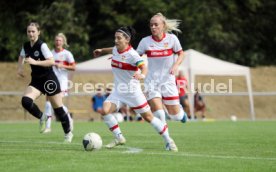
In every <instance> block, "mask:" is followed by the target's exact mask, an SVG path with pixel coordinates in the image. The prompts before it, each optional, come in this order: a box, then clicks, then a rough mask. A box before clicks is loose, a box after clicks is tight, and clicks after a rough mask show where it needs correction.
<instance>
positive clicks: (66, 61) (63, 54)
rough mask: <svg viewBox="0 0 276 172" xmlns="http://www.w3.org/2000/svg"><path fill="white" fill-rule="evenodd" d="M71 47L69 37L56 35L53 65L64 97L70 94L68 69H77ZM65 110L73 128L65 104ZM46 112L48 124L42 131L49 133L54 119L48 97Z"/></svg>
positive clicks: (60, 34) (61, 34)
mask: <svg viewBox="0 0 276 172" xmlns="http://www.w3.org/2000/svg"><path fill="white" fill-rule="evenodd" d="M67 47H69V46H68V44H67V38H66V36H65V35H64V34H63V33H59V34H57V35H56V37H55V49H54V50H52V54H53V56H54V60H55V65H54V66H53V70H54V72H55V74H56V76H57V78H58V81H59V83H60V88H61V91H62V95H63V97H66V96H68V71H69V70H75V59H74V57H73V55H72V53H71V52H70V51H68V50H67V49H65V48H67ZM63 108H64V111H65V112H66V113H67V114H68V118H69V120H70V125H71V126H70V127H71V130H73V119H72V118H71V116H70V114H69V112H68V108H67V107H66V106H63ZM44 114H45V115H46V116H47V120H46V125H45V127H42V129H41V132H43V133H49V132H51V121H52V114H53V110H52V106H51V103H50V102H49V100H48V98H47V97H46V103H45V110H44Z"/></svg>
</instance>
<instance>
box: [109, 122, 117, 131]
mask: <svg viewBox="0 0 276 172" xmlns="http://www.w3.org/2000/svg"><path fill="white" fill-rule="evenodd" d="M116 128H119V125H118V124H117V125H114V126H113V127H111V128H109V129H110V131H114V130H115V129H116Z"/></svg>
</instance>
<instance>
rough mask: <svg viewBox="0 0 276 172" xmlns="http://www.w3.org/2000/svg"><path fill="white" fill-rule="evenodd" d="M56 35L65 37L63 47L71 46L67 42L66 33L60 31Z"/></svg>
mask: <svg viewBox="0 0 276 172" xmlns="http://www.w3.org/2000/svg"><path fill="white" fill-rule="evenodd" d="M56 37H61V38H62V39H63V47H64V48H68V47H69V45H68V44H67V38H66V36H65V35H64V33H58V34H57V35H56Z"/></svg>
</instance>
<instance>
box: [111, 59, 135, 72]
mask: <svg viewBox="0 0 276 172" xmlns="http://www.w3.org/2000/svg"><path fill="white" fill-rule="evenodd" d="M111 66H112V67H115V68H119V69H122V70H132V71H137V70H138V67H137V66H132V65H131V64H129V63H124V62H119V61H117V60H114V59H112V62H111Z"/></svg>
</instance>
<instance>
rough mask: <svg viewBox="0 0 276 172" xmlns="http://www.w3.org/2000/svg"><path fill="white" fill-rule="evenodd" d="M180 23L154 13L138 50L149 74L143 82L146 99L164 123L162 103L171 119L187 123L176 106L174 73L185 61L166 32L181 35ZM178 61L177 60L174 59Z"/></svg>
mask: <svg viewBox="0 0 276 172" xmlns="http://www.w3.org/2000/svg"><path fill="white" fill-rule="evenodd" d="M178 26H179V21H178V20H175V19H166V17H165V16H163V15H162V14H161V13H157V14H156V15H154V16H153V17H152V18H151V20H150V30H151V33H152V35H151V36H147V37H145V38H143V39H142V40H141V41H140V43H139V45H138V48H137V52H138V53H139V54H140V55H143V54H146V55H147V58H148V70H149V72H148V75H147V77H146V79H145V88H146V90H145V92H146V97H147V100H148V102H149V105H150V107H151V110H152V112H153V114H154V116H156V117H158V118H160V119H161V121H163V122H164V123H166V119H165V111H164V109H163V103H164V105H165V107H166V109H167V110H168V114H169V117H170V118H171V119H172V120H176V121H181V122H183V123H184V122H186V120H187V115H186V113H185V112H184V110H183V108H182V107H181V106H180V104H179V95H178V90H177V87H176V83H175V73H176V72H177V70H178V66H179V65H180V64H181V62H182V61H183V58H184V52H183V50H182V47H181V45H180V42H179V40H178V38H177V37H176V36H175V35H174V34H172V33H169V32H171V31H176V32H181V31H180V30H179V29H178ZM175 56H176V57H177V58H176V57H175Z"/></svg>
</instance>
